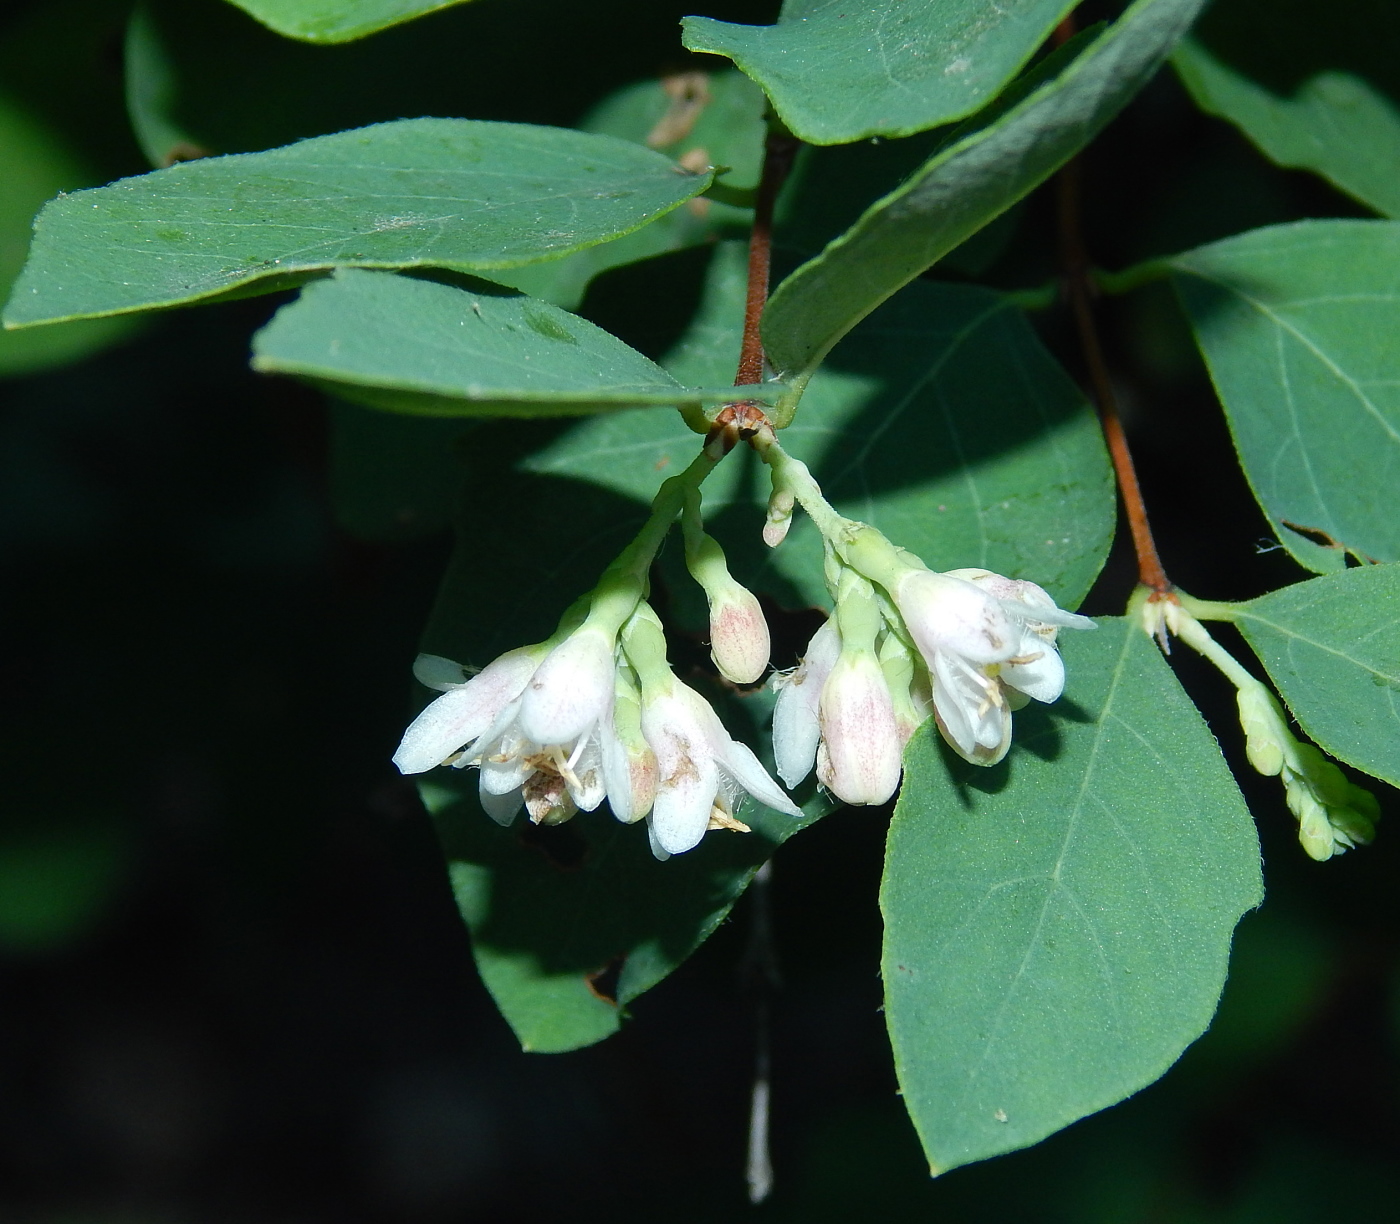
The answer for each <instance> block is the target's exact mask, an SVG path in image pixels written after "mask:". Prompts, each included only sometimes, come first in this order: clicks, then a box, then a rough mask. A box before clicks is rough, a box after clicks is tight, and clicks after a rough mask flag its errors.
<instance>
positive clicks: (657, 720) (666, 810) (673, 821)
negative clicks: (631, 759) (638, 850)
mask: <svg viewBox="0 0 1400 1224" xmlns="http://www.w3.org/2000/svg"><path fill="white" fill-rule="evenodd" d="M642 732H643V734H644V735H645V736H646V741H647V743H648V744H649V745H650V746H651V750H652V751H653V752H654V753H655V754H656V769H657V773H656V777H657V781H656V802H655V804H654V806H653V807H652V810H651V822H650V834H651V846H652V850H653V852H654V853H655V854H656V856H657V858H661V859H665V858H669V857H670V856H671V855H673V854H682V853H684V852H685V851H687V850H690V849H692V848H693V847H694V846H696V845H698V844H699V843H700V840H701V839H702V838H703V837H704V836H705V831H706V830H707V829H710V828H739V829H744V828H745V826H743V825H740V824H739V822H738V821H736V820H735V819H734V815H733V813H734V801H735V800H736V799H737V798H738V796H739V792H740V790H745V791H747V792H748V793H749V794H751V795H752V796H753V797H754V798H755V799H757V800H758V801H759V802H760V803H762V804H765V805H766V806H768V807H770V808H773V809H774V810H775V811H779V812H783V813H784V814H785V815H788V816H801V815H802V811H801V809H800V808H798V807H797V805H796V804H794V803H793V802H792V800H791V799H789V798H788V797H787V795H785V794H784V793H783V791H782V788H781V787H779V786H778V784H777V783H776V782H774V781H773V779H772V778H770V777H769V776H768V773H767V771H766V770H765V769H764V768H763V766H762V765H760V764H759V761H758V758H757V757H756V756H754V754H753V752H752V751H751V750H750V749H749V748H748V747H747V746H746V745H744V744H741V743H738V742H737V741H735V740H734V739H732V738H731V737H730V735H729V733H728V732H727V731H726V730H725V729H724V725H723V724H722V723H721V722H720V720H719V715H717V714H716V713H715V712H714V710H713V709H712V708H711V706H710V703H709V702H708V701H706V700H705V699H704V698H703V697H701V696H700V694H699V693H697V692H695V690H694V689H692V688H690V687H688V686H687V685H685V684H682V683H681V682H680V681H679V680H677V679H676V678H675V677H674V676H673V675H672V676H670V677H669V683H665V684H661V685H655V686H653V685H647V686H646V687H645V688H644V692H643V701H642Z"/></svg>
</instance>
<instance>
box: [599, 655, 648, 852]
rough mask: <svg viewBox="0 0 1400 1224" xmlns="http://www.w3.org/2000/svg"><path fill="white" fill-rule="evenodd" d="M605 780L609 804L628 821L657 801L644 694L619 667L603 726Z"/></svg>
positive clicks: (638, 816) (602, 746)
mask: <svg viewBox="0 0 1400 1224" xmlns="http://www.w3.org/2000/svg"><path fill="white" fill-rule="evenodd" d="M600 738H601V748H602V760H603V780H604V782H605V784H606V786H607V791H608V806H609V807H610V808H612V813H613V815H614V816H616V817H617V818H618V820H620V821H622V822H623V823H624V824H632V823H633V822H634V821H638V820H641V819H642V818H643V817H645V816H646V815H647V814H648V813H649V812H650V811H651V805H652V804H653V803H654V802H655V801H656V769H657V766H656V753H654V752H653V751H652V750H651V745H650V744H648V743H647V741H646V736H645V735H643V734H642V698H641V694H640V693H639V692H638V691H637V686H636V685H635V684H634V683H633V682H632V678H631V677H630V676H628V675H627V674H626V673H625V671H624V670H623V669H622V668H619V669H618V673H617V685H616V689H615V691H614V694H613V717H612V722H611V724H609V725H605V726H604V727H603V728H602V733H601V737H600Z"/></svg>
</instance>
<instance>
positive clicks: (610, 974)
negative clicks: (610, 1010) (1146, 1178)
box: [583, 956, 627, 1007]
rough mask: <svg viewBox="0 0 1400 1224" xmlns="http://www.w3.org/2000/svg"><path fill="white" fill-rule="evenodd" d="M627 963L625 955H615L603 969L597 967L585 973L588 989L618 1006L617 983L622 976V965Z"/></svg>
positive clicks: (605, 1000)
mask: <svg viewBox="0 0 1400 1224" xmlns="http://www.w3.org/2000/svg"><path fill="white" fill-rule="evenodd" d="M626 963H627V958H626V957H625V956H614V957H613V958H612V960H610V961H608V963H607V964H606V965H604V966H603V967H602V968H601V969H595V970H594V971H593V972H592V973H585V974H584V975H583V980H584V981H585V982H586V983H587V984H588V989H589V990H590V991H592V992H593V994H594V995H595V996H596V997H597V998H599V999H602V1000H603V1002H604V1003H611V1004H612V1005H613V1006H614V1007H616V1006H617V984H618V982H619V981H620V980H621V978H622V966H623V965H625V964H626Z"/></svg>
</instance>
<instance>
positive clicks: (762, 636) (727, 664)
mask: <svg viewBox="0 0 1400 1224" xmlns="http://www.w3.org/2000/svg"><path fill="white" fill-rule="evenodd" d="M706 594H707V595H709V597H710V658H712V659H713V660H714V662H715V666H716V667H717V668H719V673H720V675H722V676H723V677H724V678H725V679H726V680H729V681H731V682H732V683H734V684H752V683H753V682H754V681H755V680H757V679H758V678H759V677H760V676H762V675H763V673H764V671H765V670H766V669H767V667H768V656H769V654H770V653H771V651H772V646H771V643H770V640H769V637H768V622H767V621H766V620H764V618H763V609H762V608H760V607H759V605H758V599H757V598H756V597H755V596H754V594H753V592H752V591H749V590H748V589H747V588H745V587H742V586H740V585H739V584H738V583H737V582H730V583H729V584H727V585H725V586H723V587H715V588H711V589H707V591H706Z"/></svg>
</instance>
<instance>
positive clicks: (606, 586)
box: [394, 436, 1094, 858]
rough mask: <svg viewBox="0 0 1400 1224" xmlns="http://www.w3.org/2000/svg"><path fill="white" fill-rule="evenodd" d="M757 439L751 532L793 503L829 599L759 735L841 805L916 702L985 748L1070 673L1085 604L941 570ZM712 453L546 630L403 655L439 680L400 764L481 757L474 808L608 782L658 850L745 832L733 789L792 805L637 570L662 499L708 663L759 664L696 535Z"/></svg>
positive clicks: (873, 770)
mask: <svg viewBox="0 0 1400 1224" xmlns="http://www.w3.org/2000/svg"><path fill="white" fill-rule="evenodd" d="M761 453H762V455H763V458H764V461H765V462H766V463H768V464H769V465H770V467H771V468H772V469H773V479H774V494H773V499H772V501H771V503H770V506H769V514H768V521H767V524H766V526H765V528H764V539H765V540H766V541H767V542H768V543H769V544H770V545H772V546H776V545H777V544H779V543H780V542H781V541H782V538H783V537H784V535H786V533H787V529H788V526H789V525H790V523H791V520H792V513H793V509H794V507H795V506H796V505H797V504H801V505H802V506H803V507H804V508H805V509H806V510H807V511H808V513H809V514H811V515H812V517H813V519H814V521H815V522H816V524H817V527H818V529H819V530H820V531H821V533H822V535H823V537H824V538H825V540H826V546H827V562H826V568H827V585H828V588H829V589H830V591H831V594H832V597H833V600H834V603H835V610H834V612H833V614H832V616H831V618H830V619H829V620H828V621H827V623H826V624H825V625H824V626H823V627H822V628H821V629H820V630H819V631H818V632H817V634H816V636H815V637H814V638H813V639H812V641H811V643H810V645H809V646H808V648H807V654H806V657H805V658H804V659H803V660H802V663H801V665H800V666H799V667H798V668H797V669H796V670H795V671H793V672H791V673H789V674H786V675H782V676H779V677H776V678H775V679H774V681H773V687H774V688H776V689H777V690H778V699H777V705H776V707H775V711H774V717H773V752H774V759H775V761H776V764H777V770H778V773H779V775H780V776H781V777H782V778H783V780H784V781H785V782H787V784H788V785H789V786H796V785H797V784H798V783H800V782H801V781H802V780H803V779H804V778H806V777H807V775H808V774H810V773H811V772H812V769H813V767H815V768H816V771H817V779H818V781H819V782H820V783H821V785H822V786H823V787H825V788H826V789H827V790H828V791H829V792H830V793H831V794H833V795H835V796H836V797H837V798H839V799H841V800H843V801H845V802H846V803H851V804H871V803H884V802H885V801H887V800H888V799H890V798H891V797H892V796H893V795H894V793H895V791H896V790H897V789H898V787H899V780H900V774H901V770H902V758H903V754H904V747H905V745H906V744H907V743H908V742H909V739H910V737H911V736H913V734H914V733H915V731H917V730H918V728H919V727H920V726H921V725H922V724H923V722H924V721H925V719H926V718H927V716H928V714H929V712H930V711H932V713H933V715H934V717H935V718H936V720H937V722H938V727H939V730H941V731H942V733H943V736H944V738H945V739H946V740H947V741H948V743H949V744H951V745H952V746H953V748H954V750H956V751H957V752H958V753H959V754H960V755H961V756H963V757H964V758H966V759H967V760H969V761H971V762H973V763H974V764H978V765H993V764H995V763H996V762H997V761H999V760H1001V759H1002V757H1004V756H1005V755H1006V751H1007V747H1008V746H1009V744H1010V742H1011V711H1012V710H1014V709H1018V708H1019V707H1020V706H1021V705H1023V704H1024V703H1025V702H1026V701H1027V700H1029V699H1032V698H1033V699H1035V700H1037V701H1045V702H1050V701H1054V700H1055V699H1056V698H1057V697H1059V695H1060V692H1061V690H1062V689H1063V688H1064V681H1065V672H1064V664H1063V663H1062V662H1061V660H1060V654H1059V651H1058V649H1057V647H1056V643H1055V638H1056V634H1057V633H1058V631H1059V630H1060V629H1062V628H1077V629H1092V628H1093V627H1094V626H1093V622H1092V621H1090V620H1087V619H1086V618H1084V617H1082V616H1076V615H1074V614H1073V613H1069V612H1062V611H1061V610H1060V609H1059V608H1057V607H1056V606H1055V601H1054V600H1053V599H1051V598H1050V596H1049V595H1047V594H1046V593H1045V591H1043V590H1042V589H1041V588H1040V587H1038V586H1036V585H1035V584H1034V583H1033V582H1022V581H1017V580H1014V579H1010V578H1003V577H1002V576H1001V575H999V574H993V573H991V572H990V571H988V570H954V571H951V572H949V573H946V574H940V573H934V572H932V571H931V570H929V569H928V567H927V566H925V565H924V564H923V563H922V562H921V561H919V560H918V559H917V558H916V557H913V556H911V555H910V554H908V553H906V552H904V551H903V550H902V549H899V548H896V547H895V546H894V545H892V544H891V543H890V542H889V541H888V540H887V539H885V537H884V536H883V535H881V534H880V533H879V532H878V531H876V530H875V529H874V528H873V527H869V526H866V525H865V524H863V523H856V522H854V521H852V520H850V519H846V518H843V517H842V516H840V515H839V514H837V513H836V512H835V511H834V510H833V509H832V508H831V507H830V506H829V505H828V504H827V503H826V501H825V499H824V498H823V497H822V496H821V492H820V490H819V489H818V488H817V486H816V483H815V481H813V480H812V479H811V475H810V473H809V472H808V471H807V469H806V467H805V466H804V465H802V464H801V463H800V462H798V461H796V460H793V459H791V457H790V456H788V455H786V453H785V452H784V451H782V448H781V447H779V446H778V445H777V443H776V440H775V439H773V438H772V437H771V436H770V437H768V438H767V439H766V441H763V443H762V448H761ZM712 462H713V459H712V458H710V457H708V450H707V451H706V452H705V453H703V454H702V456H701V457H700V458H699V459H697V460H696V462H695V463H694V464H692V465H691V467H690V468H689V469H687V471H686V473H683V474H682V475H681V476H679V477H672V478H671V479H670V480H669V481H667V482H666V483H665V484H663V485H662V489H661V492H660V493H658V495H657V500H656V502H655V503H654V505H653V513H652V517H651V519H650V520H649V521H648V523H647V525H646V526H645V527H644V528H643V529H642V532H641V533H640V534H639V535H638V537H637V539H636V540H634V541H633V543H632V544H631V545H629V546H628V549H627V550H625V551H624V552H623V554H622V556H620V557H619V558H618V560H617V561H615V562H614V563H613V565H612V566H610V567H609V569H608V570H607V572H605V573H604V575H603V577H602V579H601V580H600V581H599V583H598V585H597V587H595V588H594V590H593V591H592V592H590V593H589V594H588V595H587V596H585V597H584V598H583V599H582V600H580V601H579V602H578V604H576V605H575V606H574V607H573V608H571V609H570V610H569V612H568V613H567V614H566V615H565V618H564V620H563V622H561V624H560V628H559V630H558V631H557V632H556V633H555V635H554V636H553V637H552V638H550V639H549V640H548V641H546V642H542V643H540V644H538V645H535V646H527V647H523V648H521V649H519V650H513V651H510V652H509V653H507V654H504V655H502V656H501V657H500V658H498V659H497V660H496V661H495V662H493V663H492V664H490V666H488V667H487V668H485V669H484V670H483V671H482V672H480V673H479V674H478V675H475V676H473V677H471V678H470V679H468V678H467V677H466V675H465V674H464V672H463V670H462V668H461V667H460V666H458V665H457V664H456V663H453V662H451V661H450V660H447V659H442V658H438V657H435V656H431V655H423V656H420V657H419V660H418V664H417V666H416V668H415V671H416V673H417V675H418V678H419V679H420V680H421V681H422V682H423V683H424V684H425V685H427V686H429V687H430V688H436V689H439V690H440V691H442V694H443V695H442V696H441V697H439V698H437V699H436V700H435V701H433V702H432V703H431V704H430V705H429V706H428V707H427V708H426V709H425V710H423V712H422V713H421V714H420V715H419V716H418V717H417V718H416V719H415V720H414V721H413V723H412V725H411V726H410V727H409V728H408V730H407V732H406V733H405V734H404V737H403V742H402V743H401V744H400V745H399V750H398V752H397V753H396V754H395V756H394V762H395V764H396V765H398V767H399V769H400V770H401V771H402V772H403V773H405V774H416V773H423V772H424V771H426V770H429V769H432V768H434V767H435V766H437V765H440V764H441V765H451V766H453V767H454V768H457V769H461V768H464V767H466V766H475V767H477V768H478V769H479V770H480V771H481V776H480V792H481V805H482V807H483V808H484V809H485V811H486V812H487V814H488V815H490V816H491V817H493V818H494V819H495V820H498V821H500V822H501V823H502V824H509V823H510V822H511V821H512V820H514V819H515V817H516V815H517V814H518V813H519V811H520V809H521V808H522V807H523V808H524V809H525V810H526V811H527V812H528V813H529V816H530V819H531V820H533V821H535V822H536V823H540V824H556V823H559V822H561V821H565V820H568V819H569V818H570V817H572V816H573V815H574V814H575V812H578V811H592V810H593V809H595V808H597V807H598V806H599V805H600V804H601V803H602V802H603V800H604V799H607V801H608V804H609V806H610V807H611V809H612V812H613V814H614V815H615V816H616V817H617V818H618V819H619V820H622V821H624V822H629V823H630V822H632V821H638V820H642V819H646V820H647V821H648V828H649V831H650V835H651V845H652V849H653V850H654V852H655V853H656V855H657V857H658V858H668V857H669V856H670V855H672V854H680V853H682V852H684V851H686V850H689V849H691V848H692V847H694V846H695V845H697V844H698V843H699V842H700V840H701V839H702V838H703V837H704V835H705V832H706V830H707V829H714V828H725V829H736V830H741V831H745V832H747V826H745V825H743V824H742V823H740V822H739V821H738V820H737V819H736V818H735V815H734V811H735V803H736V802H737V801H738V799H739V798H740V796H741V794H742V793H743V792H747V793H748V794H750V795H752V796H753V797H754V798H756V799H758V800H759V802H761V803H763V804H766V805H767V806H768V807H770V808H772V809H774V810H775V811H778V812H783V813H785V814H787V815H789V816H800V815H801V811H800V810H799V808H798V807H797V805H796V804H794V803H793V801H792V800H791V799H790V798H789V797H788V796H787V795H786V794H785V793H784V792H783V790H782V789H781V788H780V787H779V786H778V784H777V783H776V782H774V781H773V779H772V778H771V777H769V776H768V774H767V772H766V771H765V770H764V768H763V766H762V765H761V764H759V761H758V759H757V757H755V756H754V754H753V752H752V751H750V749H748V748H747V747H746V746H745V745H743V744H741V743H738V742H736V741H735V740H734V739H733V738H731V736H730V735H729V733H728V732H727V731H726V730H725V729H724V727H723V725H722V724H721V722H720V720H719V716H718V715H717V714H716V713H715V711H714V709H713V708H712V707H711V706H710V704H709V703H708V702H707V701H706V700H705V699H704V698H703V697H701V696H700V694H699V693H697V692H695V690H694V689H692V688H690V687H688V686H687V685H685V684H682V683H681V682H680V680H678V679H677V678H676V676H675V674H674V673H673V672H672V670H671V668H670V665H669V664H668V663H667V661H666V640H665V635H664V633H663V631H662V627H661V622H660V621H659V620H658V619H657V616H656V613H655V612H654V611H653V610H652V608H651V607H650V605H649V604H648V603H647V602H646V573H647V567H648V566H649V564H650V562H651V560H652V558H654V556H655V555H656V550H657V548H658V547H659V546H660V543H661V540H662V539H663V538H664V537H665V535H666V532H667V531H668V530H669V528H670V526H671V524H672V523H673V522H674V520H675V519H676V517H678V516H679V517H680V519H681V524H682V529H683V533H684V536H685V557H686V564H687V567H688V568H689V570H690V573H691V575H692V577H694V578H695V580H696V581H697V582H698V583H699V584H700V586H701V587H702V588H703V589H704V591H705V594H706V597H707V599H708V601H709V608H710V647H711V654H712V657H713V659H714V662H715V666H716V667H717V668H718V670H719V672H720V674H721V675H722V676H723V677H724V678H725V679H726V680H729V681H730V682H732V683H735V684H751V683H753V682H754V681H756V680H758V679H759V678H760V677H761V676H762V675H763V673H764V672H765V671H766V670H767V667H768V660H769V633H768V626H767V623H766V622H765V621H764V618H763V613H762V610H761V609H760V607H759V604H758V600H757V599H756V598H755V597H754V596H753V594H752V593H751V592H749V591H748V590H746V589H745V588H744V587H743V586H741V585H740V584H739V583H738V582H736V581H735V580H734V578H733V577H732V575H731V574H730V572H729V569H728V565H727V563H726V561H725V558H724V553H723V551H722V550H721V548H720V546H719V544H718V543H716V542H715V541H714V540H713V539H712V538H711V537H710V536H709V535H707V534H706V533H705V530H704V526H703V523H702V520H701V514H700V499H699V494H698V491H697V486H696V483H695V481H696V480H698V479H699V478H702V477H703V473H704V471H705V470H708V469H707V468H706V466H705V465H706V464H712Z"/></svg>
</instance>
